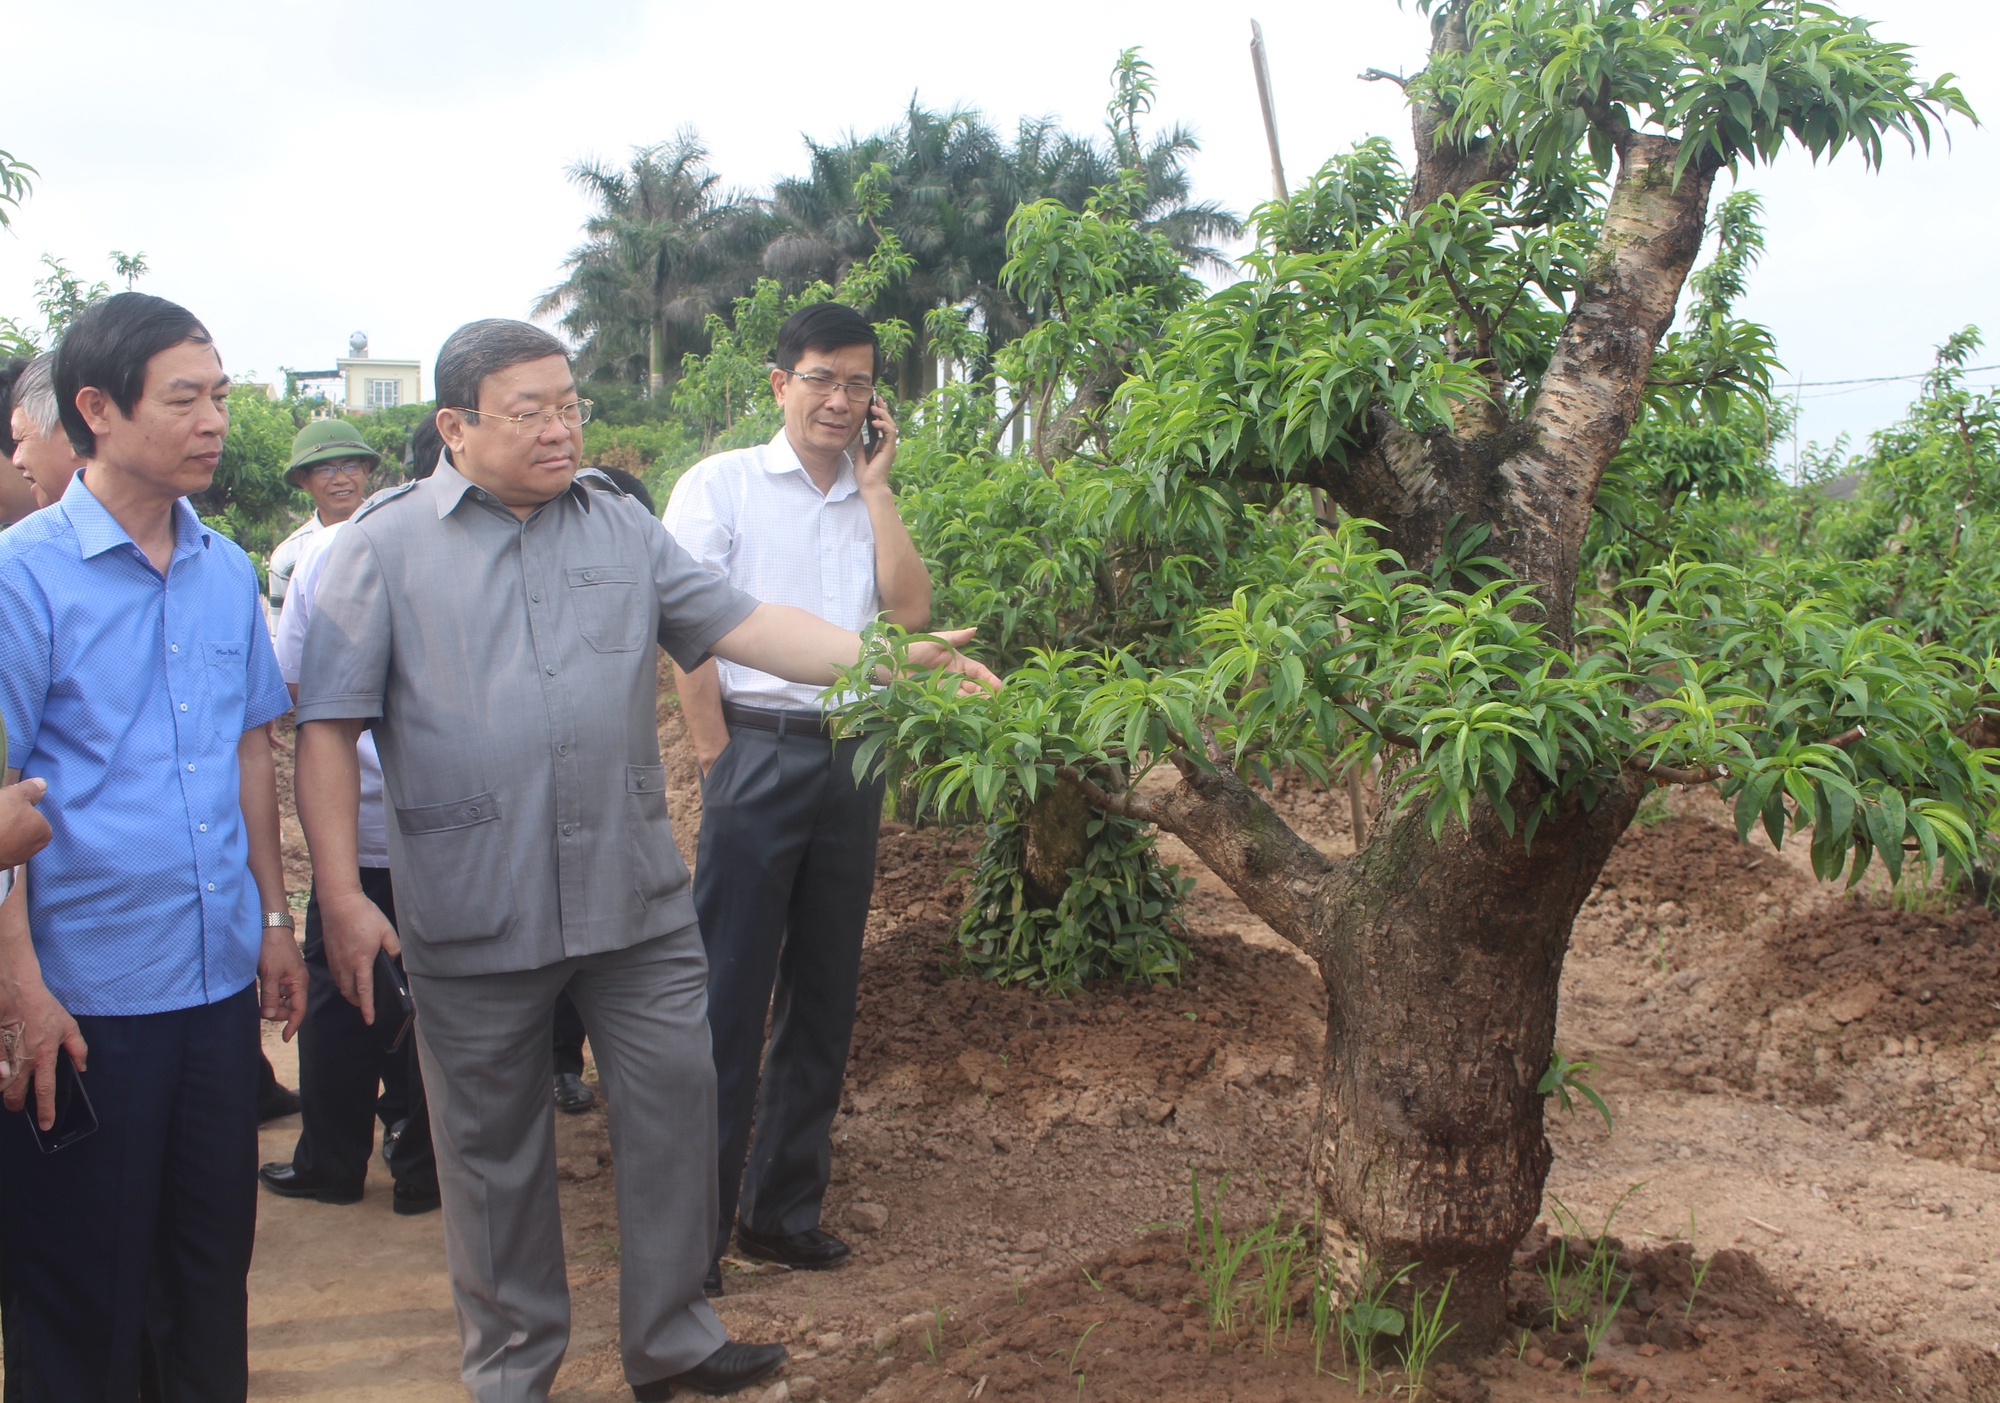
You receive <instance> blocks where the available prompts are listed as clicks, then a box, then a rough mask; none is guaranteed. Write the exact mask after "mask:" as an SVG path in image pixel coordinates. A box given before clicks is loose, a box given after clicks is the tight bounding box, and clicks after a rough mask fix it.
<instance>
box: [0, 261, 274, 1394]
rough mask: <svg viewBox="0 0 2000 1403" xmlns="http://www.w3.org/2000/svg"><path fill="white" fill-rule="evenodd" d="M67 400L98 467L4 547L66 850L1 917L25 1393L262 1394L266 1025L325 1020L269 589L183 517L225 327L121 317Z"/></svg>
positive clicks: (13, 769)
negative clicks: (11, 1031) (14, 1029)
mask: <svg viewBox="0 0 2000 1403" xmlns="http://www.w3.org/2000/svg"><path fill="white" fill-rule="evenodd" d="M55 378H56V390H57V398H58V400H59V401H60V408H61V413H62V421H63V427H64V429H65V431H66V432H67V433H68V435H69V438H70V441H71V442H72V444H73V445H74V446H75V448H76V450H77V452H78V454H79V455H81V456H82V457H83V458H84V460H85V466H84V469H83V470H82V471H81V472H79V473H78V474H77V476H76V477H75V478H74V479H72V481H71V482H70V484H69V487H68V489H67V490H66V491H65V492H64V493H63V496H62V498H61V500H60V501H58V502H57V503H56V504H54V505H53V506H51V507H48V508H45V509H44V510H42V511H39V512H37V513H35V514H34V516H32V517H31V518H29V519H28V520H27V521H26V522H23V523H22V524H21V525H20V526H18V527H16V528H14V529H13V530H12V531H9V532H8V533H7V534H6V535H5V536H4V537H0V713H4V716H5V720H6V726H7V769H8V777H9V778H10V779H11V778H13V777H14V775H16V774H24V775H28V776H32V777H36V778H40V779H42V780H45V781H46V782H47V784H48V795H47V798H46V799H45V801H44V803H43V809H44V812H45V813H46V814H47V816H48V818H49V821H50V824H51V826H52V827H53V829H54V837H53V838H52V840H51V841H50V843H49V845H48V846H47V847H46V848H44V849H43V850H42V851H41V852H40V853H39V854H37V855H36V856H35V857H34V858H33V859H31V860H30V862H29V863H28V866H27V881H26V882H25V884H23V885H22V886H17V887H16V888H15V890H14V891H13V892H12V893H11V894H10V895H9V896H8V898H7V900H6V901H5V902H4V903H0V1017H4V1018H14V1019H19V1020H21V1021H22V1023H23V1024H24V1025H25V1026H24V1033H23V1038H22V1042H23V1048H22V1056H23V1060H24V1061H26V1062H27V1063H28V1064H29V1066H30V1068H31V1076H32V1091H31V1092H30V1088H29V1087H28V1086H27V1085H21V1086H16V1087H15V1088H13V1089H10V1090H9V1091H8V1093H7V1097H6V1100H7V1105H8V1107H9V1109H10V1110H19V1109H21V1107H22V1103H23V1097H24V1095H28V1094H31V1095H32V1097H33V1104H32V1105H31V1106H29V1107H28V1114H26V1115H5V1116H0V1185H4V1191H0V1329H4V1331H5V1356H6V1360H7V1385H8V1389H7V1391H8V1396H9V1398H10V1399H14V1398H20V1399H22V1400H41V1399H48V1400H60V1401H62V1403H67V1400H71V1399H82V1398H110V1397H124V1398H130V1397H134V1396H136V1395H137V1393H138V1390H139V1380H140V1378H141V1376H142V1373H151V1374H154V1375H155V1376H156V1377H157V1378H158V1380H159V1385H160V1390H161V1393H162V1395H163V1396H165V1397H168V1398H183V1397H185V1398H201V1399H240V1398H242V1397H243V1396H244V1394H245V1392H246V1390H247V1387H248V1356H247V1335H246V1327H247V1314H248V1297H247V1294H246V1291H245V1278H246V1276H247V1275H248V1272H249V1268H250V1249H251V1242H252V1238H253V1236H254V1232H255V1227H256V1168H257V1165H256V1157H257V1066H258V1050H259V1048H258V1032H257V1017H258V1013H259V1011H260V1005H261V1011H262V1014H263V1016H264V1017H265V1018H267V1019H278V1018H284V1019H285V1020H286V1023H287V1029H286V1035H287V1036H289V1035H290V1033H291V1032H292V1031H293V1030H295V1029H296V1028H297V1026H298V1021H299V1018H300V1016H301V1015H302V1014H303V1013H304V1011H305V970H304V965H303V962H302V961H301V959H300V957H299V951H298V946H297V945H296V943H295V942H294V940H293V936H292V929H291V925H292V921H291V916H290V914H289V910H288V906H287V903H286V898H285V890H284V873H283V868H282V865H281V862H280V858H279V847H278V798H277V783H276V768H275V765H274V764H273V761H272V756H271V749H270V742H269V739H268V736H267V734H266V731H265V725H266V723H267V722H269V721H271V720H272V719H274V718H275V717H277V716H280V715H282V714H283V713H284V712H285V711H286V710H287V709H288V708H289V705H290V696H289V695H288V693H287V692H286V689H285V685H284V682H283V681H282V680H281V679H280V677H279V674H278V665H277V659H276V658H275V657H274V656H273V655H272V651H271V639H270V634H269V632H268V631H267V629H266V627H265V624H264V618H263V610H262V606H261V604H260V602H259V600H258V595H257V577H256V572H255V570H254V569H253V568H252V567H251V565H250V562H249V559H248V558H247V557H246V556H245V555H244V554H243V552H242V551H241V550H239V549H237V547H236V546H235V545H234V544H233V543H232V542H230V541H229V540H228V539H227V538H225V537H223V536H221V535H219V534H217V533H215V532H213V531H211V530H210V529H209V528H208V527H206V526H204V525H203V524H202V522H201V520H200V518H198V517H197V516H196V515H195V513H194V510H193V508H192V507H190V506H189V505H188V504H187V502H186V500H185V498H186V497H187V495H188V494H190V493H194V492H199V491H201V490H203V489H204V488H206V487H207V486H208V484H209V481H210V479H211V477H212V476H213V474H214V472H215V464H216V461H217V459H218V458H219V457H220V455H221V451H222V441H223V436H224V434H225V433H226V432H227V431H228V427H229V410H228V393H229V379H228V377H227V376H226V375H224V374H223V373H222V366H221V361H220V358H219V357H218V356H217V354H216V352H215V347H214V345H213V344H212V342H211V340H210V338H209V335H208V332H207V331H206V330H205V329H204V328H203V327H202V325H201V323H200V322H198V321H196V320H195V319H194V317H192V316H191V315H189V314H188V312H187V311H185V310H184V309H183V308H180V307H177V306H175V305H174V304H173V303H171V302H166V301H163V300H161V299H160V298H157V297H147V296H145V295H143V294H139V293H125V294H121V295H120V296H117V297H113V298H110V299H108V300H106V301H103V302H99V303H96V304H94V305H93V306H92V307H91V308H90V309H88V310H87V311H86V312H85V313H84V314H83V315H82V316H81V317H79V318H78V319H77V320H76V322H75V323H73V324H72V326H71V327H70V330H69V332H68V334H67V335H66V337H65V339H64V341H63V345H62V349H61V351H60V352H59V354H58V357H57V362H56V371H55ZM253 986H255V991H254V992H253ZM62 1057H68V1058H70V1059H71V1060H72V1062H73V1064H74V1066H75V1068H76V1070H77V1074H78V1075H77V1080H79V1081H80V1082H81V1084H82V1086H83V1088H84V1090H85V1091H86V1092H87V1093H88V1097H89V1101H90V1103H91V1105H92V1107H93V1108H94V1119H95V1128H94V1129H92V1128H90V1126H89V1123H88V1121H89V1118H88V1117H82V1118H80V1117H79V1116H78V1113H77V1106H78V1103H77V1101H76V1096H75V1092H74V1089H73V1087H72V1086H70V1085H67V1084H66V1083H67V1079H68V1069H67V1068H61V1069H59V1063H58V1059H59V1058H62ZM65 1096H66V1097H67V1098H68V1102H69V1104H68V1105H67V1106H65V1105H61V1104H59V1102H61V1101H62V1100H63V1099H64V1097H65ZM59 1112H60V1114H59ZM78 1131H83V1132H84V1133H82V1134H78V1133H77V1132H78Z"/></svg>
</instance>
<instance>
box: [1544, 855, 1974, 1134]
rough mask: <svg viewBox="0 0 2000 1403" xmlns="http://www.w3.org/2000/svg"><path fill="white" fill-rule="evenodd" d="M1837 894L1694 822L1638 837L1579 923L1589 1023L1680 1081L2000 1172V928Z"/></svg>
mask: <svg viewBox="0 0 2000 1403" xmlns="http://www.w3.org/2000/svg"><path fill="white" fill-rule="evenodd" d="M1837 891H1838V889H1837V888H1817V887H1815V885H1814V884H1813V883H1812V882H1811V881H1810V880H1809V879H1807V878H1804V877H1802V876H1801V875H1800V874H1798V873H1797V872H1796V871H1795V870H1794V869H1792V868H1791V867H1790V866H1789V865H1788V864H1787V863H1786V862H1785V861H1784V860H1783V859H1781V858H1780V857H1779V855H1778V854H1776V853H1774V852H1773V851H1772V850H1771V849H1770V848H1769V847H1767V846H1765V845H1764V844H1763V843H1762V842H1761V841H1758V842H1755V843H1753V844H1739V843H1737V842H1736V840H1735V834H1734V833H1733V832H1731V831H1730V830H1728V829H1725V828H1722V827H1720V826H1719V825H1717V824H1714V823H1710V822H1708V821H1706V820H1705V819H1702V818H1699V817H1692V816H1687V817H1677V818H1673V819H1670V820H1668V821H1667V822H1665V823H1663V824H1661V825H1659V826H1657V827H1654V828H1650V829H1635V830H1634V831H1633V832H1632V833H1630V834H1628V835H1627V837H1626V839H1625V841H1624V842H1622V843H1621V844H1620V845H1619V847H1618V848H1617V850H1616V851H1615V852H1614V853H1613V855H1612V858H1611V861H1610V862H1609V863H1608V864H1607V865H1606V867H1605V870H1604V874H1603V877H1602V879H1601V881H1600V884H1599V887H1598V890H1597V891H1596V892H1595V893H1594V894H1593V896H1592V899H1591V901H1590V903H1589V904H1587V905H1586V906H1585V908H1584V910H1583V912H1582V914H1581V915H1580V916H1579V918H1578V921H1577V927H1576V935H1575V939H1574V945H1575V949H1576V954H1577V956H1578V957H1580V960H1581V961H1582V964H1581V965H1580V966H1579V973H1580V974H1582V973H1584V972H1585V967H1586V966H1588V965H1589V964H1591V963H1593V962H1594V963H1595V965H1596V969H1595V975H1596V977H1595V978H1592V979H1587V980H1583V981H1581V982H1580V985H1579V988H1578V992H1579V993H1581V994H1582V995H1583V997H1581V998H1580V999H1578V1000H1577V1001H1576V1003H1575V1004H1573V1005H1572V1009H1573V1010H1575V1011H1580V1012H1583V1013H1584V1014H1585V1017H1584V1018H1583V1019H1581V1020H1579V1023H1580V1026H1583V1027H1584V1028H1585V1029H1586V1030H1587V1031H1588V1032H1590V1033H1592V1034H1594V1035H1595V1036H1597V1037H1599V1038H1600V1039H1602V1040H1604V1041H1606V1042H1609V1043H1611V1044H1612V1045H1614V1046H1619V1047H1628V1048H1633V1049H1634V1050H1635V1054H1637V1055H1643V1056H1645V1057H1646V1059H1647V1060H1648V1061H1649V1062H1650V1063H1651V1064H1653V1066H1654V1067H1656V1068H1658V1069H1662V1070H1664V1071H1665V1072H1666V1073H1667V1075H1668V1076H1669V1077H1670V1078H1671V1079H1672V1084H1677V1085H1680V1086H1683V1087H1687V1088H1691V1089H1694V1090H1697V1091H1717V1090H1721V1089H1723V1088H1724V1087H1727V1088H1731V1089H1734V1090H1737V1091H1742V1092H1748V1093H1751V1094H1753V1095H1757V1096H1760V1097H1762V1098H1764V1099H1766V1100H1773V1101H1779V1102H1782V1103H1784V1104H1786V1105H1787V1106H1789V1107H1791V1108H1792V1109H1794V1110H1796V1111H1797V1113H1798V1114H1799V1115H1800V1116H1801V1117H1802V1118H1804V1119H1805V1120H1807V1121H1809V1122H1811V1123H1813V1124H1819V1125H1828V1126H1831V1127H1833V1128H1835V1129H1843V1130H1845V1131H1846V1132H1847V1133H1848V1134H1850V1135H1852V1136H1854V1137H1855V1138H1857V1139H1861V1138H1866V1137H1869V1136H1871V1135H1876V1136H1879V1137H1880V1138H1881V1139H1883V1140H1885V1141H1887V1142H1888V1143H1891V1144H1893V1145H1895V1146H1897V1147H1899V1148H1908V1149H1910V1150H1912V1151H1913V1152H1914V1153H1917V1154H1919V1155H1922V1156H1924V1157H1926V1158H1931V1159H1950V1160H1953V1161H1955V1162H1960V1163H1976V1164H1978V1165H1979V1166H1980V1167H1981V1168H1987V1169H2000V1091H1996V1088H1995V1080H1994V1076H1993V1073H1992V1069H1991V1066H1990V1063H1989V1056H1990V1055H1991V1054H1992V1053H1993V1051H1994V1048H1995V1045H1996V1044H1995V1042H1994V1040H1995V1039H1996V1038H2000V1033H1996V1029H2000V1008H1996V1007H1995V1005H1994V1002H1993V1000H1994V998H1995V995H1996V992H2000V924H1996V923H1995V921H1994V920H1993V918H1992V916H1991V915H1990V914H1989V913H1988V912H1986V911H1985V910H1984V909H1982V908H1980V907H1976V906H1968V907H1964V908H1962V909H1958V910H1950V911H1942V910H1940V911H1934V912H1929V913H1924V912H1917V911H1907V910H1897V909H1894V908H1893V907H1888V906H1885V905H1882V904H1880V902H1879V899H1878V898H1875V897H1873V896H1869V895H1862V894H1846V895H1838V894H1836V892H1837ZM1635 955H1636V956H1637V957H1636V958H1635ZM1614 968H1615V969H1616V970H1617V971H1618V976H1617V982H1621V983H1623V984H1624V986H1625V987H1624V989H1623V990H1622V991H1619V992H1617V993H1613V994H1611V995H1609V996H1608V997H1607V993H1606V987H1605V986H1606V985H1607V984H1609V983H1611V982H1612V981H1611V980H1610V979H1608V978H1607V972H1608V971H1610V970H1612V969H1614ZM1567 992H1568V991H1566V993H1567ZM1621 1002H1622V1003H1623V1005H1624V1007H1623V1008H1622V1009H1620V1008H1619V1007H1617V1005H1618V1004H1619V1003H1621ZM1606 1003H1610V1004H1611V1005H1612V1007H1610V1008H1606V1007H1604V1005H1605V1004H1606ZM1578 1005H1580V1008H1579V1007H1578ZM1593 1005H1595V1006H1593Z"/></svg>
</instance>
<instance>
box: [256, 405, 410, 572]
mask: <svg viewBox="0 0 2000 1403" xmlns="http://www.w3.org/2000/svg"><path fill="white" fill-rule="evenodd" d="M381 461H382V455H381V454H380V453H377V452H376V451H375V450H374V449H372V448H370V447H369V446H368V444H367V443H366V442H365V441H364V440H363V439H362V437H361V430H360V429H358V428H356V427H355V426H354V425H353V424H351V423H349V422H348V421H347V420H345V419H315V420H313V421H312V422H311V423H310V424H308V425H306V426H305V427H304V428H303V429H300V430H299V436H298V437H297V438H295V439H293V440H292V461H291V463H290V464H289V465H288V466H287V467H286V468H285V481H286V482H289V483H290V484H291V485H292V486H294V487H297V488H302V489H303V490H304V491H305V493H306V494H307V495H308V496H310V497H311V498H312V499H313V508H314V511H313V514H312V515H311V516H309V517H307V518H306V520H305V523H304V524H303V525H302V526H300V527H299V529H298V530H296V531H294V532H292V534H291V535H289V536H287V537H285V539H284V540H282V541H280V542H279V543H278V548H277V549H276V550H274V551H272V552H271V560H270V563H269V564H268V565H267V566H266V567H265V573H266V574H267V575H268V576H269V583H268V585H267V586H266V588H267V590H268V591H269V593H270V596H271V607H272V608H273V609H276V608H278V607H280V606H281V605H283V604H284V602H285V591H286V589H288V588H289V587H290V586H291V582H292V567H293V566H295V565H297V564H298V561H299V554H300V552H301V551H303V550H304V549H305V547H306V542H307V541H308V540H310V539H311V538H312V537H313V536H315V535H317V534H318V533H319V532H321V531H324V530H325V529H326V528H327V527H329V526H337V525H338V524H340V523H341V522H343V521H345V520H347V518H349V517H350V516H353V515H354V513H355V512H356V511H358V510H360V507H361V503H362V501H363V500H364V499H366V498H367V496H368V475H369V474H370V473H372V472H374V471H375V467H376V465H377V464H378V463H380V462H381Z"/></svg>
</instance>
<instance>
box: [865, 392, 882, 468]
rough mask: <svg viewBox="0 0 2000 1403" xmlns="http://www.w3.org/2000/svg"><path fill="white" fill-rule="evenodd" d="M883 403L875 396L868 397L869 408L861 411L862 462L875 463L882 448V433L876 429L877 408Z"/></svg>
mask: <svg viewBox="0 0 2000 1403" xmlns="http://www.w3.org/2000/svg"><path fill="white" fill-rule="evenodd" d="M879 403H881V401H880V400H879V399H878V398H877V397H876V396H874V395H870V396H868V407H867V408H866V409H864V410H862V411H861V461H862V462H864V463H867V462H873V461H874V458H875V454H876V453H877V452H879V451H880V449H881V447H882V431H881V430H880V429H878V428H876V427H875V406H876V405H877V404H879Z"/></svg>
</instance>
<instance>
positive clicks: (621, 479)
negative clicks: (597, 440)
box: [590, 463, 660, 516]
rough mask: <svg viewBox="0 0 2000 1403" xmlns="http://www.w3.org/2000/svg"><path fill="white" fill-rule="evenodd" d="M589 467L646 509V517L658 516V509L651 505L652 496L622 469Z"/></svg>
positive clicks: (598, 466) (601, 466) (637, 480)
mask: <svg viewBox="0 0 2000 1403" xmlns="http://www.w3.org/2000/svg"><path fill="white" fill-rule="evenodd" d="M590 466H591V467H592V468H594V469H596V470H597V471H598V472H601V473H603V474H604V475H605V476H606V477H608V478H610V479H611V480H612V481H613V482H615V483H617V484H618V485H619V487H620V488H622V489H623V490H624V492H625V495H626V496H628V497H630V498H632V499H633V500H634V501H636V502H638V504H639V505H640V506H642V507H644V508H645V509H646V515H647V516H658V515H659V514H660V509H659V508H658V507H656V506H654V505H653V494H652V493H650V492H648V491H647V490H646V484H645V483H643V482H641V481H639V479H638V478H636V477H634V476H633V475H632V474H631V473H628V472H626V471H625V469H623V468H614V467H612V466H610V465H609V464H608V463H592V464H591V465H590Z"/></svg>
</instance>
